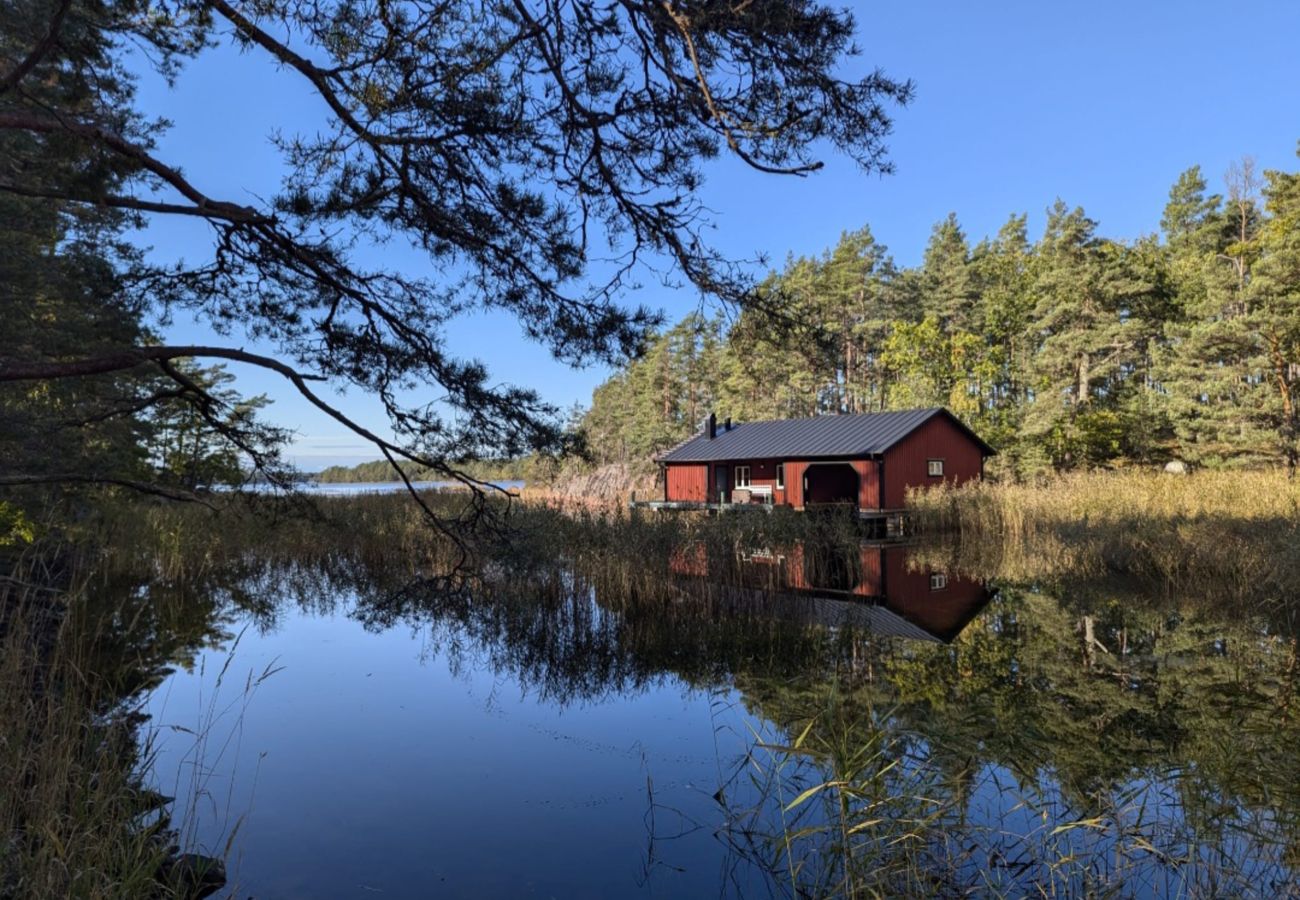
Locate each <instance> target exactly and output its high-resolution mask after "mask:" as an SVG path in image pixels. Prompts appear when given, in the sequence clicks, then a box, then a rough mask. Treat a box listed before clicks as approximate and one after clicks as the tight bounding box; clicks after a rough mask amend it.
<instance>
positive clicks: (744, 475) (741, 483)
mask: <svg viewBox="0 0 1300 900" xmlns="http://www.w3.org/2000/svg"><path fill="white" fill-rule="evenodd" d="M736 487H738V488H747V487H749V466H736Z"/></svg>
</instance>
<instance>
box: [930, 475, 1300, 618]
mask: <svg viewBox="0 0 1300 900" xmlns="http://www.w3.org/2000/svg"><path fill="white" fill-rule="evenodd" d="M909 501H910V503H911V504H912V506H913V508H914V510H915V514H914V523H915V527H916V528H917V530H918V531H919V532H920V533H921V534H922V535H926V536H945V537H951V538H956V539H957V541H959V543H960V547H961V553H962V565H963V568H965V569H967V570H970V571H976V572H978V573H979V574H981V575H983V576H985V577H1001V578H1012V579H1015V580H1020V581H1025V580H1032V579H1036V578H1044V577H1053V576H1056V575H1060V574H1063V573H1071V574H1073V575H1075V576H1101V575H1105V574H1107V573H1116V572H1122V573H1126V574H1129V575H1133V576H1138V577H1145V578H1147V579H1149V580H1150V581H1152V582H1159V583H1162V584H1163V585H1165V586H1166V587H1169V588H1173V589H1175V590H1176V589H1179V588H1180V587H1182V586H1189V585H1195V584H1197V583H1198V582H1199V581H1202V580H1204V579H1207V578H1212V579H1214V580H1215V581H1216V582H1218V583H1221V584H1224V585H1236V586H1237V587H1238V588H1240V589H1242V590H1248V591H1251V592H1254V593H1256V594H1258V593H1261V592H1263V593H1268V592H1273V593H1283V592H1294V590H1295V588H1296V586H1297V585H1300V553H1297V552H1296V547H1298V546H1300V481H1296V480H1292V479H1288V478H1287V477H1286V475H1285V473H1284V472H1282V471H1281V470H1273V471H1256V472H1210V471H1204V472H1196V473H1194V474H1192V475H1190V476H1176V475H1166V474H1164V473H1155V472H1145V471H1129V472H1105V473H1082V474H1074V475H1067V476H1061V477H1058V478H1053V479H1050V480H1044V481H1040V482H1036V483H1026V484H1010V483H990V482H984V483H978V484H970V485H967V486H964V487H961V488H940V489H931V490H926V491H918V492H914V493H912V494H911V495H910V496H909Z"/></svg>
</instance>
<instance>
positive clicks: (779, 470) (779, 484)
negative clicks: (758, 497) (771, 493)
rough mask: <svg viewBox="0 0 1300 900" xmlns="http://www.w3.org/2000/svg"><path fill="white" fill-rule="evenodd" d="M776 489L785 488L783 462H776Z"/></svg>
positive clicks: (781, 489)
mask: <svg viewBox="0 0 1300 900" xmlns="http://www.w3.org/2000/svg"><path fill="white" fill-rule="evenodd" d="M776 489H777V490H778V491H783V490H785V463H777V464H776Z"/></svg>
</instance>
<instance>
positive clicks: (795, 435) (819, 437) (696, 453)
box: [659, 406, 994, 463]
mask: <svg viewBox="0 0 1300 900" xmlns="http://www.w3.org/2000/svg"><path fill="white" fill-rule="evenodd" d="M938 415H942V416H946V417H947V418H949V419H950V420H952V421H953V422H954V423H955V424H956V425H957V426H958V427H959V428H960V429H961V430H962V431H964V432H966V434H968V435H969V436H970V438H971V439H972V440H973V441H975V442H976V443H977V444H979V445H980V447H981V449H983V450H984V452H985V453H986V454H992V453H993V452H994V450H993V448H992V447H990V446H989V445H988V444H986V443H985V442H984V441H983V440H981V439H980V437H979V436H978V435H977V434H975V432H973V431H971V430H970V429H969V428H967V427H966V425H965V424H963V423H962V421H961V420H960V419H958V418H957V417H956V416H954V415H953V414H952V413H950V412H948V411H947V410H946V409H944V408H943V407H939V406H935V407H931V408H930V409H908V410H900V411H898V412H882V413H867V414H866V415H860V416H817V417H816V418H812V419H775V420H772V421H767V422H742V423H740V424H738V425H732V426H731V430H730V431H723V430H722V426H721V425H719V427H718V432H717V437H715V438H713V439H712V440H709V437H708V435H707V434H706V433H704V432H701V433H699V434H697V435H696V436H695V437H693V438H691V439H690V440H688V441H685V442H683V443H681V444H679V445H677V446H676V447H674V448H672V449H671V450H669V451H668V452H666V453H664V454H663V455H662V456H660V457H659V461H660V462H665V463H684V462H714V461H722V460H731V459H769V458H785V459H797V458H799V457H819V456H852V457H862V456H872V455H875V454H878V453H884V452H885V451H886V450H888V449H889V448H890V447H892V446H893V445H894V444H896V443H898V442H899V441H901V440H902V439H903V438H905V437H907V436H908V435H909V434H911V433H912V432H913V431H915V430H916V429H917V428H918V427H919V426H920V425H922V424H923V423H924V422H926V421H928V420H929V419H931V418H933V417H934V416H938Z"/></svg>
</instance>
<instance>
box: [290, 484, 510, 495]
mask: <svg viewBox="0 0 1300 900" xmlns="http://www.w3.org/2000/svg"><path fill="white" fill-rule="evenodd" d="M491 483H492V484H494V485H496V486H497V487H499V488H501V489H503V490H507V491H517V490H520V489H521V488H523V486H524V483H523V482H522V481H494V482H491ZM412 484H413V485H414V486H415V487H416V489H417V490H422V491H423V490H439V489H442V488H459V487H460V483H459V482H455V481H415V482H412ZM298 489H299V490H300V491H302V492H303V493H306V494H309V495H317V496H322V497H348V496H352V495H355V494H396V493H400V492H402V491H404V490H406V485H405V484H403V483H402V482H400V481H350V482H323V481H304V482H302V483H301V484H300V485H298Z"/></svg>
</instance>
